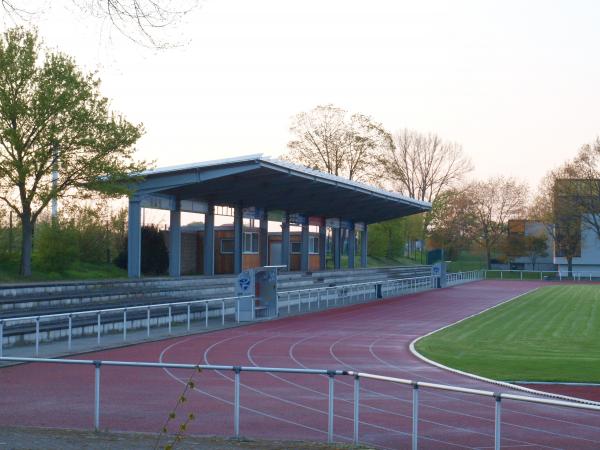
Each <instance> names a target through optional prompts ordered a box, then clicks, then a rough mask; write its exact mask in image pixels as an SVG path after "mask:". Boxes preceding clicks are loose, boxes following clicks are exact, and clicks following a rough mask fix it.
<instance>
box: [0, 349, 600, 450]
mask: <svg viewBox="0 0 600 450" xmlns="http://www.w3.org/2000/svg"><path fill="white" fill-rule="evenodd" d="M1 361H7V362H21V363H26V362H35V363H47V364H69V365H89V366H94V396H93V397H94V401H93V411H94V414H93V416H94V419H93V420H94V424H93V427H94V429H95V430H96V431H97V430H100V419H101V404H100V375H101V368H102V367H103V366H117V367H135V368H161V369H192V370H221V371H225V370H230V371H232V372H233V373H234V382H233V389H234V402H233V424H234V426H233V435H234V436H235V437H239V436H240V378H241V373H242V372H262V373H274V372H277V373H293V374H306V375H325V376H327V377H328V378H329V383H328V405H327V441H328V442H333V425H334V417H335V416H334V401H335V393H334V380H335V377H336V376H351V377H353V378H354V389H353V417H352V422H353V442H354V444H359V443H360V439H359V432H360V429H359V427H360V380H361V379H370V380H377V381H381V382H386V383H395V384H400V385H405V386H410V387H411V389H412V423H411V433H410V434H411V437H412V449H413V450H417V449H418V445H419V391H420V390H421V389H432V390H441V391H447V392H458V393H462V394H469V395H475V396H479V397H487V398H490V399H494V449H496V450H499V449H500V448H501V442H502V402H503V401H505V400H510V401H516V402H527V403H536V404H541V405H548V406H558V407H564V408H573V409H580V410H587V411H594V412H600V404H597V403H594V402H581V403H578V402H574V401H563V400H553V399H546V398H539V397H528V396H523V395H515V394H510V393H502V392H492V391H486V390H481V389H470V388H463V387H458V386H451V385H444V384H437V383H428V382H421V381H413V380H407V379H402V378H394V377H388V376H382V375H376V374H370V373H365V372H355V371H351V370H324V369H300V368H284V367H256V366H229V365H200V364H172V363H156V362H133V361H102V360H80V359H47V358H17V357H0V362H1ZM599 418H600V416H599Z"/></svg>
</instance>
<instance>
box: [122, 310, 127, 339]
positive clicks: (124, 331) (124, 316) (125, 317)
mask: <svg viewBox="0 0 600 450" xmlns="http://www.w3.org/2000/svg"><path fill="white" fill-rule="evenodd" d="M123 340H124V341H126V340H127V308H125V309H123Z"/></svg>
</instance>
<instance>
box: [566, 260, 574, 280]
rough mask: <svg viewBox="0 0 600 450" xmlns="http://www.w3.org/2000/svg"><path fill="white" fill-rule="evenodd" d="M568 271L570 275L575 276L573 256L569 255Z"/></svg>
mask: <svg viewBox="0 0 600 450" xmlns="http://www.w3.org/2000/svg"><path fill="white" fill-rule="evenodd" d="M567 271H568V277H569V278H573V257H572V256H567Z"/></svg>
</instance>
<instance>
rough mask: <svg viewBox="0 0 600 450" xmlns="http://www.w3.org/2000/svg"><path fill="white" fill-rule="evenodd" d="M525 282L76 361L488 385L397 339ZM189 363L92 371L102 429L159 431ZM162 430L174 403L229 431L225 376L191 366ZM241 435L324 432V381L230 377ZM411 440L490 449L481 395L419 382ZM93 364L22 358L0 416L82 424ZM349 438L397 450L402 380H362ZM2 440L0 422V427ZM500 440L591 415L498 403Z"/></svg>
mask: <svg viewBox="0 0 600 450" xmlns="http://www.w3.org/2000/svg"><path fill="white" fill-rule="evenodd" d="M539 285H540V283H538V282H509V281H483V282H477V283H470V284H465V285H462V286H457V287H452V288H448V289H443V290H442V289H440V290H435V291H429V292H423V293H419V294H415V295H409V296H404V297H399V298H394V299H387V300H383V301H379V302H374V303H369V304H362V305H354V306H349V307H345V308H339V309H335V310H329V311H323V312H318V313H313V314H309V315H303V316H295V317H290V318H286V319H281V320H277V321H271V322H264V323H259V324H253V325H249V326H243V327H239V328H234V329H228V330H223V331H218V332H212V333H206V334H198V335H194V336H188V337H183V338H174V339H168V340H163V341H160V342H152V343H146V344H139V345H133V346H130V347H124V348H120V349H116V350H107V351H101V352H95V353H90V354H87V355H86V356H85V358H89V359H107V360H131V361H164V362H173V363H175V362H179V363H207V364H226V365H233V364H235V365H257V366H271V367H273V366H280V367H309V368H326V369H355V370H360V371H364V372H371V373H376V374H382V375H390V376H395V377H401V378H410V379H416V380H420V381H431V382H437V383H446V384H453V385H460V386H465V387H474V388H483V389H487V390H497V389H498V388H497V387H494V386H492V385H490V384H487V383H483V382H479V381H475V380H472V379H470V378H467V377H463V376H460V375H456V374H452V373H450V372H447V371H444V370H441V369H438V368H436V367H433V366H430V365H428V364H426V363H424V362H422V361H421V360H420V359H418V358H415V357H414V356H413V355H412V354H411V353H410V351H409V349H408V346H409V343H410V342H411V341H412V340H413V339H414V338H416V337H418V336H421V335H423V334H425V333H427V332H429V331H432V330H435V329H437V328H440V327H442V326H444V325H447V324H450V323H453V322H455V321H457V320H459V319H462V318H464V317H466V316H469V315H471V314H475V313H477V312H480V311H482V310H484V309H486V308H489V307H491V306H493V305H496V304H498V303H500V302H503V301H505V300H507V299H510V298H512V297H514V296H516V295H519V294H522V293H524V292H527V291H529V290H531V289H534V288H535V287H537V286H539ZM189 375H190V371H184V370H162V369H152V368H150V369H148V368H145V369H135V368H121V367H108V366H107V367H104V368H102V377H101V378H102V379H101V385H102V398H101V402H102V404H101V409H102V416H101V427H102V428H107V429H110V430H123V431H125V430H131V431H147V432H158V431H159V430H160V429H161V428H162V426H163V423H164V422H165V419H166V417H167V415H168V413H169V411H170V410H171V409H172V408H173V406H174V404H175V402H176V400H177V398H178V396H179V395H180V394H181V392H182V389H183V386H184V385H185V384H186V381H187V379H188V377H189ZM194 379H195V382H196V387H195V388H194V389H193V391H191V392H189V393H188V394H187V395H186V397H187V401H186V402H185V403H184V404H183V407H182V408H181V409H180V410H178V415H177V417H176V418H175V420H173V421H172V423H171V424H170V425H169V426H170V427H174V426H178V425H179V424H180V423H181V422H182V421H183V417H184V415H185V414H186V413H187V412H194V413H195V414H196V416H197V417H196V420H195V421H194V422H192V423H191V424H190V425H189V427H188V433H191V434H211V435H215V434H217V435H231V434H233V415H232V409H233V408H232V402H233V382H232V380H233V374H232V373H230V372H210V371H204V372H202V373H201V374H196V375H195V378H194ZM352 382H353V380H352V379H351V378H350V377H342V376H339V377H336V381H335V428H334V432H335V439H336V440H338V441H342V442H343V441H350V440H351V439H352V414H353V402H352V398H353V396H352ZM241 383H242V385H241V417H240V422H241V425H240V428H241V433H242V435H245V436H249V437H257V438H273V439H307V440H325V439H326V436H327V383H328V380H327V377H325V376H316V375H302V374H296V375H287V374H258V373H247V372H246V373H244V372H242V374H241ZM420 400H421V402H420V423H419V432H420V433H419V434H420V447H421V448H444V449H445V448H481V449H483V448H493V443H494V437H493V432H494V400H493V399H488V398H480V397H475V396H469V395H466V394H454V393H445V392H440V391H431V390H427V389H421V391H420ZM92 404H93V368H92V367H87V366H65V365H43V366H42V365H40V364H29V365H21V366H13V367H9V368H4V369H1V370H0V425H32V426H44V427H71V428H90V427H91V425H92V423H93V411H92V409H93V408H92ZM360 420H361V423H360V438H361V442H364V443H368V444H371V445H373V446H376V447H379V448H408V447H410V439H411V436H410V430H411V388H410V387H407V386H399V385H391V384H389V383H384V382H378V381H372V380H364V379H363V380H362V381H361V405H360ZM0 436H1V429H0ZM502 444H503V448H514V449H520V448H523V449H525V448H527V449H530V448H551V449H556V448H569V449H585V448H589V449H592V448H600V415H599V414H595V413H592V412H588V411H577V410H571V409H566V408H558V407H546V406H541V405H535V404H524V403H516V402H511V401H508V400H505V401H504V402H503V413H502Z"/></svg>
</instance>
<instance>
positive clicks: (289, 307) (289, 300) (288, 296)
mask: <svg viewBox="0 0 600 450" xmlns="http://www.w3.org/2000/svg"><path fill="white" fill-rule="evenodd" d="M290 303H291V298H290V293H289V292H288V293H287V304H288V314H289V313H290V309H291V306H290Z"/></svg>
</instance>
